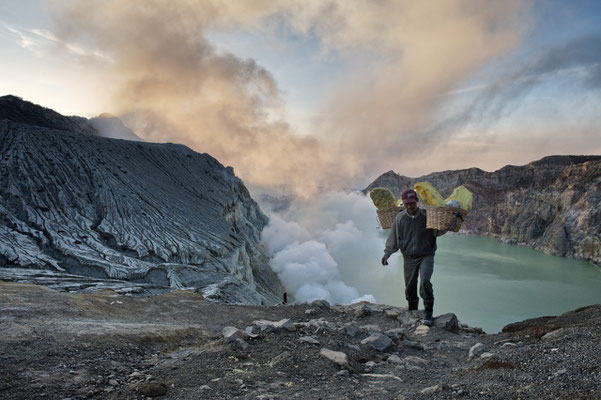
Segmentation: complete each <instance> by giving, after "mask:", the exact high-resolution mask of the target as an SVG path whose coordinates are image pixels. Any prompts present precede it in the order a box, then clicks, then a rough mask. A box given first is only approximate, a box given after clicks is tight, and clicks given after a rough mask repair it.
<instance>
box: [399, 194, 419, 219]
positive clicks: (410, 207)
mask: <svg viewBox="0 0 601 400" xmlns="http://www.w3.org/2000/svg"><path fill="white" fill-rule="evenodd" d="M401 200H403V205H404V206H405V208H406V209H407V212H408V213H409V214H411V215H414V214H415V213H416V212H417V193H415V190H413V189H407V190H405V191H404V192H403V193H401Z"/></svg>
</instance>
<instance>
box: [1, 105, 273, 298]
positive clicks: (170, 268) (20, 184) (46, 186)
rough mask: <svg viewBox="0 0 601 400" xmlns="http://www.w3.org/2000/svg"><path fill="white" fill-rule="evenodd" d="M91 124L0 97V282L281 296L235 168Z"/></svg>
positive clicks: (256, 214) (258, 219)
mask: <svg viewBox="0 0 601 400" xmlns="http://www.w3.org/2000/svg"><path fill="white" fill-rule="evenodd" d="M114 122H115V121H113V123H114ZM96 133H97V132H95V131H94V128H93V127H92V126H91V125H90V124H89V122H88V121H87V120H86V119H85V118H79V117H64V116H62V115H60V114H58V113H56V112H54V111H52V110H49V109H46V108H43V107H40V106H36V105H33V104H32V103H29V102H25V101H22V100H21V99H19V98H17V97H14V96H5V97H2V98H0V279H7V280H26V281H33V282H36V283H46V284H49V285H50V286H52V287H55V288H59V289H63V290H69V291H85V290H88V289H90V290H91V289H93V288H98V287H110V288H113V289H116V290H119V291H123V292H130V293H157V292H164V291H168V290H172V289H176V288H182V287H192V288H196V289H197V290H198V291H199V292H200V293H202V294H203V295H204V296H205V297H207V298H210V299H214V300H218V301H223V302H242V303H253V304H272V303H278V302H280V299H281V295H282V293H283V287H282V286H281V284H280V282H279V280H278V278H277V276H276V275H275V273H274V272H273V271H272V270H271V268H270V267H269V265H268V258H267V255H266V253H265V250H264V249H263V247H262V246H261V245H260V243H259V242H260V235H261V231H262V229H263V227H264V225H265V224H266V223H267V218H266V217H265V215H264V214H263V213H262V212H261V210H260V209H259V207H258V206H257V204H256V203H255V201H254V200H253V199H252V198H251V197H250V195H249V193H248V191H247V189H246V187H245V186H244V184H243V183H242V181H241V180H240V179H238V178H237V177H236V176H235V175H234V172H233V170H232V168H230V167H228V168H225V167H224V166H223V165H221V164H220V163H219V162H218V161H217V160H215V159H214V158H213V157H211V156H209V155H208V154H199V153H196V152H194V151H192V150H191V149H189V148H187V147H185V146H183V145H175V144H156V143H142V142H134V141H127V140H114V139H108V138H104V137H99V136H97V135H96ZM31 271H38V272H37V273H33V274H32V273H31ZM81 277H84V279H81Z"/></svg>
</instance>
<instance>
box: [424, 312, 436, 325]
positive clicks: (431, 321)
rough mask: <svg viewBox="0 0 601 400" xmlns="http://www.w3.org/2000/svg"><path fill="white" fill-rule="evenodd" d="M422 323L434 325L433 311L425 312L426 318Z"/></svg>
mask: <svg viewBox="0 0 601 400" xmlns="http://www.w3.org/2000/svg"><path fill="white" fill-rule="evenodd" d="M422 324H424V325H426V326H432V324H434V318H432V313H428V312H427V313H425V314H424V318H423V319H422Z"/></svg>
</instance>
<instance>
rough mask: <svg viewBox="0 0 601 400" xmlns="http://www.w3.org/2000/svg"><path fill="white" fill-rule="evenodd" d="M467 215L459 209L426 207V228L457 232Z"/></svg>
mask: <svg viewBox="0 0 601 400" xmlns="http://www.w3.org/2000/svg"><path fill="white" fill-rule="evenodd" d="M466 215H467V211H465V210H464V209H462V208H458V207H426V228H427V229H438V230H439V231H451V232H457V231H459V228H461V223H462V222H463V219H464V218H465V216H466Z"/></svg>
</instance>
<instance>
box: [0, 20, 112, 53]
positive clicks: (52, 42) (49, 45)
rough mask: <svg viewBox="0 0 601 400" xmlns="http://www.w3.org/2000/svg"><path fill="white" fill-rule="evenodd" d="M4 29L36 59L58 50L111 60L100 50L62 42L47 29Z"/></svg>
mask: <svg viewBox="0 0 601 400" xmlns="http://www.w3.org/2000/svg"><path fill="white" fill-rule="evenodd" d="M3 25H4V28H5V29H6V30H7V31H9V32H11V33H13V34H14V35H16V36H17V37H18V40H17V44H18V45H19V46H20V47H22V48H24V49H26V50H28V51H30V52H31V53H32V54H34V55H35V56H37V57H44V56H48V53H50V52H52V51H53V50H56V48H57V47H58V48H60V49H62V50H65V52H66V53H67V54H70V55H74V56H77V57H83V58H86V57H90V58H96V59H99V60H101V61H103V62H112V59H111V58H110V57H108V56H107V55H106V54H104V53H103V52H101V51H100V50H88V49H86V48H84V47H81V46H78V45H75V44H73V43H69V42H66V41H63V40H61V39H59V38H58V37H56V36H55V35H54V34H53V33H52V32H50V31H49V30H47V29H22V28H17V27H14V26H11V25H8V24H6V23H3Z"/></svg>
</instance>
